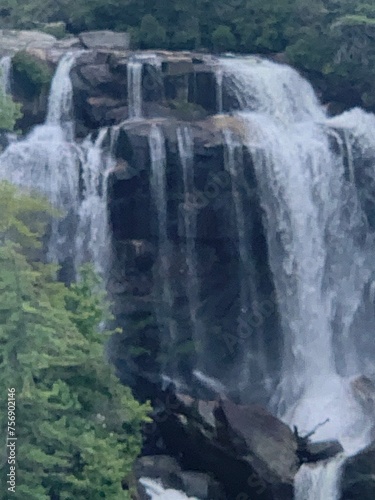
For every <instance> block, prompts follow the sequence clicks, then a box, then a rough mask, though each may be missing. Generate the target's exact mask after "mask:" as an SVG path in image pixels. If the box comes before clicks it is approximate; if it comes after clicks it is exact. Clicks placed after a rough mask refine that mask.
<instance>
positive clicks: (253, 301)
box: [223, 129, 268, 391]
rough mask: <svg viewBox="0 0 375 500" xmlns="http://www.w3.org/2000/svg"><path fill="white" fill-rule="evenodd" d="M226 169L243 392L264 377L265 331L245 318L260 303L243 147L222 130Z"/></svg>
mask: <svg viewBox="0 0 375 500" xmlns="http://www.w3.org/2000/svg"><path fill="white" fill-rule="evenodd" d="M223 134H224V143H225V146H226V147H225V155H224V156H225V168H226V170H227V171H228V173H229V175H230V178H231V185H232V199H233V205H234V215H235V220H236V229H237V235H238V250H239V258H240V268H239V273H238V280H239V282H240V314H239V317H238V323H237V335H238V338H239V339H240V340H241V346H240V350H241V353H242V356H243V359H242V361H241V362H240V364H239V366H236V367H235V369H237V370H238V368H239V374H238V375H237V377H236V378H237V385H238V388H239V389H240V391H246V390H248V389H249V386H250V385H251V384H254V383H256V382H257V380H256V378H257V373H256V372H260V374H261V376H262V377H263V380H264V381H266V378H267V371H268V370H267V359H266V346H265V340H264V332H263V329H262V328H261V325H259V324H257V325H255V326H254V327H253V328H250V326H249V325H247V324H246V318H247V317H248V316H249V315H250V314H252V313H253V314H254V315H258V314H259V304H258V301H257V290H256V271H255V267H254V256H253V252H252V249H251V239H252V225H251V219H250V218H249V217H248V216H247V214H246V204H247V203H248V196H247V190H246V179H245V173H244V163H243V151H242V144H241V143H240V142H239V140H238V139H236V138H235V137H234V134H233V133H232V132H231V131H230V130H229V129H225V130H224V132H223ZM255 353H256V354H255Z"/></svg>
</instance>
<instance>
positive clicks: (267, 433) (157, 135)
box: [0, 32, 375, 500]
mask: <svg viewBox="0 0 375 500" xmlns="http://www.w3.org/2000/svg"><path fill="white" fill-rule="evenodd" d="M3 35H4V40H5V42H4V43H5V45H4V49H3V50H2V49H1V47H0V55H14V54H16V57H15V60H16V61H17V64H15V65H14V70H13V79H12V91H13V94H14V97H15V98H16V99H17V100H19V101H20V102H22V103H23V104H24V117H23V119H22V120H21V121H20V122H19V124H18V126H19V127H20V128H21V129H22V130H23V131H24V132H27V131H29V130H30V129H31V128H32V126H34V125H36V124H41V123H43V122H44V120H45V119H46V116H47V108H48V91H49V82H50V78H51V75H52V74H53V72H54V70H55V69H56V66H57V63H58V61H59V59H60V58H61V56H62V55H64V54H66V52H68V51H71V50H74V51H76V57H75V59H74V64H72V68H71V70H70V80H69V78H68V80H69V83H71V86H72V99H73V108H74V117H73V118H74V125H75V135H74V140H75V142H74V144H73V148H72V149H74V148H75V147H76V148H77V149H79V147H80V146H82V145H84V144H86V142H85V141H86V140H87V139H86V138H87V137H89V138H90V141H91V144H92V143H95V145H98V147H97V149H98V148H101V151H102V152H103V151H104V152H105V153H110V155H111V156H112V158H113V159H114V167H113V168H112V169H111V171H110V172H109V173H107V172H105V173H104V175H103V173H102V174H101V175H99V174H97V172H95V173H94V174H93V175H94V177H95V175H97V178H96V177H95V179H96V181H95V182H97V184H95V183H93V182H91V184H94V188H93V197H94V198H95V196H97V195H98V194H100V192H102V191H103V190H104V191H105V192H106V193H107V196H106V197H105V201H106V204H107V210H108V215H109V223H110V229H111V231H110V238H109V239H108V241H106V242H105V245H107V246H108V247H110V246H111V244H113V262H112V263H111V270H110V272H109V275H108V276H106V278H108V283H107V285H108V291H109V293H110V295H111V299H112V300H113V302H114V313H115V317H116V323H117V325H119V326H121V327H124V332H125V333H124V334H116V335H115V336H114V337H113V339H112V342H111V345H110V346H109V350H110V356H111V358H112V360H113V362H114V363H115V365H116V366H117V368H118V371H119V374H120V377H121V379H122V380H123V381H124V382H125V383H127V384H129V385H131V387H132V388H133V389H134V391H135V393H136V395H137V396H138V397H139V398H141V399H146V398H151V399H152V402H153V404H154V407H155V408H156V409H157V411H156V415H155V422H156V423H157V426H156V429H155V428H154V429H153V430H152V432H151V435H150V436H149V437H150V439H149V441H150V442H151V444H150V443H148V445H147V446H149V450H148V451H147V454H148V455H150V454H155V453H162V454H168V453H169V454H173V455H174V456H175V458H176V460H178V462H179V464H178V463H177V462H174V461H172V462H173V463H172V462H171V459H169V458H166V459H165V460H164V459H160V460H157V459H155V458H153V459H150V460H154V462H153V463H151V465H150V463H149V462H148V461H147V460H146V461H144V462H143V463H142V462H140V463H139V464H138V468H139V470H138V469H137V470H136V472H135V475H136V476H137V479H139V478H140V477H142V474H143V473H144V474H146V472H147V476H148V477H150V478H151V479H152V478H156V477H159V476H160V477H162V478H165V484H164V486H165V487H168V488H177V489H181V488H184V489H185V491H187V492H188V494H189V495H192V496H201V497H202V500H203V499H207V500H209V499H215V500H218V499H219V498H223V500H224V499H225V498H227V499H229V500H232V499H233V500H248V499H250V498H253V496H257V497H259V498H262V499H265V500H268V499H269V500H273V499H274V500H276V499H277V500H287V499H289V498H290V499H291V498H292V497H293V478H294V475H295V472H296V470H297V468H298V466H299V463H298V460H297V456H298V457H299V458H300V461H301V462H302V461H306V460H307V459H306V460H305V458H306V456H307V455H306V453H305V454H304V455H303V457H302V458H301V456H300V455H301V453H300V451H301V450H297V442H296V436H295V435H293V434H292V433H291V431H290V429H289V428H288V427H287V426H286V425H284V424H282V423H281V422H280V421H279V420H277V419H276V418H275V417H273V416H272V415H271V414H270V413H268V412H267V411H266V410H263V409H262V408H261V407H259V406H255V405H254V403H257V404H265V405H267V404H268V403H270V400H271V397H272V396H273V395H274V393H275V386H276V384H277V381H278V380H279V373H280V371H281V366H280V365H281V362H282V358H283V356H282V354H281V349H282V344H283V340H282V336H281V334H280V318H279V316H280V314H279V306H278V300H277V299H276V294H275V284H274V283H275V277H274V276H273V275H272V273H271V270H270V264H269V260H270V259H269V255H268V251H269V250H268V248H269V244H267V242H266V228H265V223H264V218H265V213H264V211H265V209H264V205H262V204H261V201H260V194H259V186H258V182H259V183H260V182H261V180H262V179H261V176H259V171H258V172H257V175H256V172H255V166H256V162H255V160H254V159H253V158H254V154H253V155H251V154H250V152H249V147H245V145H244V144H245V143H247V142H246V141H249V140H250V141H251V144H252V148H253V151H252V153H254V150H255V151H256V148H257V146H258V141H259V140H260V134H259V133H258V132H259V131H258V130H257V127H256V126H254V125H251V124H250V123H248V124H247V125H246V126H247V129H246V131H245V130H244V122H243V121H240V119H239V118H237V117H236V116H235V115H234V114H231V113H230V111H232V110H236V109H239V108H241V103H240V100H239V98H238V93H236V92H229V91H228V89H227V87H226V86H225V85H223V82H222V74H221V70H220V68H219V66H218V61H217V60H215V58H214V57H211V56H203V55H202V54H198V53H187V52H186V53H185V52H180V53H173V52H164V51H154V52H142V53H137V52H132V51H129V50H127V48H126V47H127V44H128V39H127V37H126V36H125V34H110V33H108V32H105V33H104V32H100V33H94V34H83V35H81V36H80V37H77V38H74V37H72V38H70V39H66V40H63V41H56V40H55V39H54V38H53V37H51V36H49V35H40V37H39V35H38V36H34V35H29V34H27V33H19V34H17V33H14V32H7V33H3ZM0 45H1V44H0ZM19 54H21V56H19ZM260 63H261V61H260V60H259V58H253V61H252V62H251V64H253V65H257V64H260ZM65 83H66V82H65ZM237 83H238V82H237ZM255 90H257V89H255ZM262 90H263V88H262ZM61 95H65V94H64V92H61ZM282 95H284V94H282ZM272 97H273V96H272ZM287 97H288V96H287ZM288 98H289V97H288ZM272 104H273V103H272ZM292 104H293V105H294V101H293V102H292ZM297 104H298V102H297ZM288 105H289V102H288ZM314 105H315V103H314ZM292 107H293V106H292ZM286 108H288V106H286ZM241 109H242V108H241ZM222 111H226V112H227V113H226V114H225V115H224V114H222ZM281 111H283V110H281ZM297 111H298V110H297ZM256 123H258V122H256ZM258 126H260V125H259V123H258ZM329 127H330V130H331V131H332V133H331V138H330V141H331V147H332V149H333V150H337V156H339V155H342V157H343V158H344V160H343V168H344V169H345V176H346V177H347V178H348V183H349V182H352V183H353V186H351V188H350V189H351V190H350V193H349V194H351V193H352V191H353V190H355V189H357V190H358V193H359V196H358V200H359V204H361V205H363V211H364V213H365V214H366V216H367V219H368V220H367V222H368V224H369V226H370V227H371V228H372V227H373V226H374V224H375V223H374V216H373V213H374V211H373V206H374V202H373V196H372V191H373V186H372V181H371V182H370V181H369V179H370V180H371V179H372V177H371V175H370V174H369V170H370V169H371V166H372V157H373V154H374V152H373V150H372V149H371V148H370V147H367V149H366V152H367V153H366V154H363V150H364V149H363V147H362V145H361V144H359V143H358V144H356V143H354V146H353V144H352V143H351V142H350V140H349V139H352V138H350V137H348V135H347V132H346V131H345V130H346V129H345V127H344V128H343V127H342V124H341V123H340V122H338V123H337V126H336V125H335V123H333V124H330V125H329ZM353 134H354V135H355V132H353ZM354 135H353V137H354ZM245 136H246V137H245ZM358 136H360V135H358ZM245 139H246V140H245ZM9 140H12V138H9V137H8V136H6V135H5V134H4V135H3V136H2V138H1V147H5V146H6V145H7V143H8V142H9ZM359 142H360V141H359ZM70 146H72V145H71V144H70ZM292 146H294V144H292ZM300 146H301V148H302V149H303V147H302V146H303V145H299V147H300ZM345 148H346V151H344V150H345ZM94 149H95V148H94ZM97 149H96V150H95V151H94V153H95V155H93V159H95V158H96V159H98V155H97V153H98V151H97ZM80 151H81V152H82V151H84V152H85V151H86V150H85V149H84V148H83V149H81V150H80ZM86 152H87V151H86ZM91 152H92V150H91ZM83 156H84V155H83ZM88 156H89V155H88ZM94 157H95V158H94ZM306 158H307V160H312V159H313V156H312V153H311V156H309V155H307V156H306ZM318 158H319V161H321V158H320V157H318ZM340 158H341V157H340ZM296 159H297V160H299V158H298V157H297V156H296ZM86 160H87V159H85V158H80V159H79V161H80V163H81V165H80V179H79V181H78V184H79V188H80V189H77V191H79V194H77V196H81V197H83V196H84V195H85V193H84V189H83V188H82V186H83V184H84V180H85V181H86V182H87V179H86V178H85V179H84V180H83V178H84V176H85V175H88V174H87V172H89V174H91V173H92V172H90V169H88V170H86V171H85V172H83V171H84V168H86V169H87V164H86V165H84V162H85V161H86ZM314 161H315V159H314ZM86 163H87V162H86ZM99 163H100V162H99ZM312 163H313V162H312ZM233 164H235V165H236V166H238V165H239V167H238V168H237V169H235V170H236V171H235V172H234V171H233V170H234V169H233V168H232V167H233ZM340 165H341V164H340ZM95 167H99V165H95ZM362 167H363V168H362ZM75 171H76V170H75ZM77 177H78V176H77ZM103 178H104V179H106V180H107V181H108V182H107V186H106V185H104V183H103ZM257 179H258V180H257ZM89 181H90V179H89ZM275 182H277V179H276V180H275ZM87 184H90V182H87ZM302 187H304V186H302ZM86 188H87V186H86ZM106 188H107V190H106ZM306 192H308V191H307V190H306ZM101 194H102V193H101ZM284 194H285V193H284ZM282 195H283V193H281V198H282ZM102 199H103V198H102ZM284 201H285V200H284ZM286 201H288V200H286ZM244 214H245V218H244ZM104 219H105V218H104ZM104 219H103V220H104ZM287 222H288V221H287ZM286 225H287V223H286ZM79 229H80V230H81V231H85V228H84V227H83V226H82V225H81V226H80V227H79ZM291 234H292V233H287V231H285V228H279V230H278V231H277V232H276V233H275V235H274V240H275V241H274V242H273V244H276V246H277V245H278V246H279V248H281V249H283V248H284V247H285V248H286V247H287V244H288V241H287V240H288V238H289V237H291V236H290V235H291ZM361 235H362V233H361V232H360V231H359V233H358V238H357V239H358V241H359V240H360V238H361ZM93 241H94V242H95V240H93ZM359 244H360V241H359ZM283 245H284V246H283ZM245 264H251V265H245ZM291 264H292V265H294V263H291ZM289 265H290V264H288V263H287V264H285V263H283V265H282V266H281V267H283V266H284V267H285V266H286V267H288V266H289ZM301 265H303V262H301ZM291 274H292V273H291ZM303 285H304V284H303V283H302V285H301V287H303ZM313 285H314V286H315V283H313ZM314 286H311V287H310V288H311V289H312V288H314ZM368 288H369V289H368V290H367V289H366V294H367V295H368V296H369V297H370V296H371V294H372V293H373V290H372V289H370V287H368ZM367 295H366V297H367ZM279 299H280V297H279ZM296 307H297V306H296ZM290 312H291V313H292V312H293V311H290ZM366 314H367V312H366ZM368 314H369V315H371V314H372V312H371V311H370V312H369V313H368ZM366 331H367V329H366ZM365 333H366V332H363V334H362V333H360V334H358V335H357V337H358V338H359V340H358V342H359V343H362V344H363V346H362V344H361V347H363V348H364V349H366V348H367V347H368V345H367V344H366V342H369V340H368V336H367V335H366V334H365ZM362 338H363V339H364V340H363V341H362ZM336 344H337V345H339V344H340V342H339V341H337V342H336ZM339 347H340V346H339ZM343 349H344V347H343ZM368 350H369V352H371V349H370V347H369V349H368ZM337 357H338V358H339V359H338V362H337V365H339V361H340V355H338V356H337ZM342 358H343V359H344V357H343V356H342ZM301 366H302V365H301ZM341 368H342V371H344V369H343V367H340V366H339V369H341ZM207 374H209V376H208V375H207ZM358 380H359V381H360V383H359V388H360V389H361V387H362V386H363V385H364V384H363V383H362V384H361V379H358ZM362 382H363V380H362ZM171 383H172V385H174V386H175V388H177V390H176V391H173V392H172V393H169V392H168V387H170V384H171ZM357 385H358V384H357ZM366 387H367V386H366ZM166 388H167V389H166ZM212 391H213V392H214V393H215V394H216V395H218V394H220V397H216V400H215V401H213V400H212V399H213V398H212ZM177 392H178V393H182V394H184V395H183V396H181V395H177ZM357 392H358V391H357ZM187 394H189V396H187ZM360 394H362V392H361V393H360ZM171 398H172V399H171ZM171 401H172V406H171ZM160 415H162V418H161V417H160ZM155 440H158V441H159V444H155V442H154V441H155ZM160 443H161V444H160ZM326 448H327V445H323V449H324V450H325V451H324V457H325V458H326V457H328V456H331V455H332V456H333V455H335V454H336V453H337V452H339V451H341V447H340V446H339V445H338V444H337V443H336V442H334V443H333V444H332V443H331V444H330V446H328V448H329V449H328V450H327V449H326ZM304 451H306V450H304ZM366 453H367V452H364V457H365V458H364V459H365V461H366V460H367V457H368V456H371V457H372V455H371V453H372V449H369V453H370V455H366ZM321 456H322V452H321V448H320V445H319V447H318V448H315V449H311V450H310V451H309V457H310V459H311V460H312V461H318V460H320V459H321ZM361 460H362V458H361V456H358V460H357V462H355V461H352V462H350V463H349V464H348V467H347V469H346V478H347V479H345V481H346V482H345V486H344V489H345V492H346V493H345V494H346V495H347V498H348V499H349V498H351V497H350V495H351V494H352V493H351V489H350V488H351V486H350V484H351V481H352V479H351V477H352V476H353V474H354V475H357V472H358V471H357V469H358V467H359V468H361V467H362V465H361V464H362V462H361ZM165 463H167V465H165ZM358 464H359V465H358ZM181 466H182V467H183V468H185V469H187V470H188V472H186V471H182V470H181ZM165 468H167V469H173V474H172V476H173V477H172V476H171V470H168V471H167V472H168V473H167V472H166V471H165V470H164V469H165ZM163 470H164V472H163ZM358 470H359V469H358ZM360 472H361V471H359V473H360ZM207 474H208V476H207ZM353 477H354V476H353ZM133 479H134V478H133ZM218 483H220V485H218ZM366 484H368V483H367V482H366ZM184 485H185V486H184ZM370 486H371V487H372V485H370ZM358 487H361V485H359V486H358ZM356 488H357V486H356ZM198 491H199V492H201V493H200V494H199V495H198V493H197V492H198ZM203 491H205V493H202V492H203ZM355 491H356V490H355ZM371 491H372V490H371ZM348 492H349V493H348ZM145 495H146V493H145V490H144V488H143V489H142V488H140V491H139V496H140V498H146V497H145ZM348 495H349V496H348ZM345 498H346V497H345Z"/></svg>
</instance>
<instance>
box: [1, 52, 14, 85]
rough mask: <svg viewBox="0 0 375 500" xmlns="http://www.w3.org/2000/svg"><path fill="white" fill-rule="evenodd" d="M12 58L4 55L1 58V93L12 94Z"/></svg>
mask: <svg viewBox="0 0 375 500" xmlns="http://www.w3.org/2000/svg"><path fill="white" fill-rule="evenodd" d="M11 71H12V58H11V56H4V57H2V58H1V59H0V94H10V91H11V78H10V74H11Z"/></svg>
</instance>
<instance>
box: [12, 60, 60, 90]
mask: <svg viewBox="0 0 375 500" xmlns="http://www.w3.org/2000/svg"><path fill="white" fill-rule="evenodd" d="M13 75H14V78H15V79H16V80H18V81H19V82H21V84H22V89H23V90H24V91H25V93H26V94H27V95H28V97H31V98H32V97H36V96H38V95H40V94H41V92H42V90H43V89H45V88H47V87H48V86H49V85H50V83H51V80H52V77H53V72H52V70H51V68H50V67H49V65H48V64H47V63H46V62H45V61H41V60H40V59H38V58H36V57H35V56H33V55H32V54H30V53H28V52H26V51H25V50H22V51H20V52H17V54H16V55H15V56H14V57H13Z"/></svg>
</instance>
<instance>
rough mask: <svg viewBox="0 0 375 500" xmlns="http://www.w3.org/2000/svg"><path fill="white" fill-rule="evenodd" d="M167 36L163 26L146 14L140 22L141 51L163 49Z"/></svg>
mask: <svg viewBox="0 0 375 500" xmlns="http://www.w3.org/2000/svg"><path fill="white" fill-rule="evenodd" d="M166 39H167V35H166V32H165V29H164V28H163V26H162V25H161V24H160V23H159V22H158V20H157V19H155V17H154V16H152V15H151V14H146V15H145V16H144V17H143V18H142V21H141V27H140V30H139V45H140V47H141V48H142V49H150V48H153V47H160V48H162V47H164V46H165V44H166Z"/></svg>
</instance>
